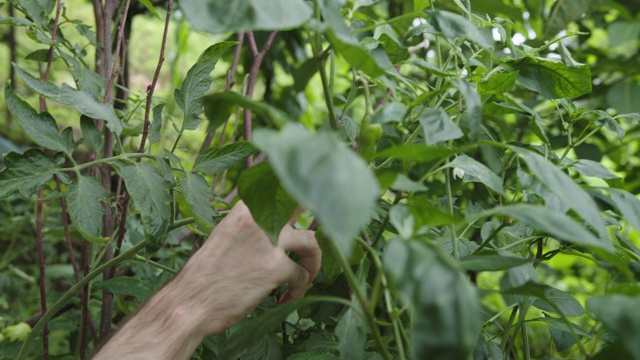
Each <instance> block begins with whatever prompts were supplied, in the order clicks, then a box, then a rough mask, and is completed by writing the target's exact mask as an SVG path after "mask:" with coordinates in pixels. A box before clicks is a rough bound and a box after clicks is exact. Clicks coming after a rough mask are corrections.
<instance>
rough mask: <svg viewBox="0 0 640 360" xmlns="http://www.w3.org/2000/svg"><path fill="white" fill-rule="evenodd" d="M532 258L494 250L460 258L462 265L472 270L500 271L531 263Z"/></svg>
mask: <svg viewBox="0 0 640 360" xmlns="http://www.w3.org/2000/svg"><path fill="white" fill-rule="evenodd" d="M530 262H531V259H524V258H520V257H515V256H509V255H499V254H495V253H493V252H487V253H482V254H478V255H469V256H465V257H463V258H462V259H460V265H461V266H462V268H463V269H465V270H471V271H477V272H481V271H499V270H506V269H509V268H512V267H516V266H520V265H523V264H527V263H530Z"/></svg>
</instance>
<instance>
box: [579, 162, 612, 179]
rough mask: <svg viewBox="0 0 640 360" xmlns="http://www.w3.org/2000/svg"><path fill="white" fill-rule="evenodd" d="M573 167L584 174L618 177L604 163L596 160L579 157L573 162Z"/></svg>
mask: <svg viewBox="0 0 640 360" xmlns="http://www.w3.org/2000/svg"><path fill="white" fill-rule="evenodd" d="M573 168H574V169H576V171H577V172H579V173H580V174H582V175H584V176H593V177H597V178H600V179H618V176H616V175H613V174H612V173H611V171H609V170H608V169H607V168H606V167H604V165H602V164H601V163H599V162H597V161H593V160H587V159H580V160H578V161H577V162H576V163H574V164H573Z"/></svg>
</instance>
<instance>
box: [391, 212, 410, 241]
mask: <svg viewBox="0 0 640 360" xmlns="http://www.w3.org/2000/svg"><path fill="white" fill-rule="evenodd" d="M389 223H391V225H393V227H394V228H396V230H398V235H400V237H401V238H403V239H410V238H411V237H412V236H413V233H414V229H415V227H416V219H415V218H414V217H413V214H412V213H411V210H410V209H409V208H408V207H407V206H405V205H402V204H398V205H394V206H392V207H391V209H390V210H389Z"/></svg>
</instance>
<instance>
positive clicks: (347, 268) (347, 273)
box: [329, 240, 391, 360]
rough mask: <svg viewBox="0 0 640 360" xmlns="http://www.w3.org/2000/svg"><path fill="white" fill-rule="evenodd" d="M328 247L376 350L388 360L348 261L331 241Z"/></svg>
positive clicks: (372, 317) (373, 319)
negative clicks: (348, 286) (341, 272)
mask: <svg viewBox="0 0 640 360" xmlns="http://www.w3.org/2000/svg"><path fill="white" fill-rule="evenodd" d="M329 246H330V247H331V250H332V252H333V256H335V257H336V258H337V259H338V261H339V262H340V266H341V267H342V269H343V271H344V275H345V277H346V278H347V282H348V283H349V284H350V285H351V288H352V290H353V292H354V293H355V295H356V298H357V299H358V302H359V303H360V306H361V307H362V311H363V312H364V318H365V320H366V322H367V325H368V326H369V329H370V330H371V333H372V334H373V339H374V341H375V343H376V346H377V347H378V350H380V352H381V353H382V358H383V359H385V360H390V359H391V355H390V354H389V351H388V350H387V346H386V344H385V343H384V340H383V339H382V335H381V334H380V330H379V329H378V326H377V325H376V319H375V317H374V314H373V313H372V312H371V311H369V310H368V309H369V307H368V306H367V299H366V298H365V295H364V293H363V292H362V289H361V288H360V284H359V282H358V279H356V276H355V274H354V273H353V271H352V270H351V266H350V265H349V261H348V260H347V258H345V256H344V254H343V253H342V251H341V250H340V249H339V248H338V246H337V245H336V244H335V242H334V241H333V240H329Z"/></svg>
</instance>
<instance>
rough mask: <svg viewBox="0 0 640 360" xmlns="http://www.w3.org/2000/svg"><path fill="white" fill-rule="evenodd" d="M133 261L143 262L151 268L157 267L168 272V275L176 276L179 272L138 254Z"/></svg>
mask: <svg viewBox="0 0 640 360" xmlns="http://www.w3.org/2000/svg"><path fill="white" fill-rule="evenodd" d="M133 260H135V261H138V262H141V263H143V264H149V265H151V266H154V267H157V268H158V269H161V270H164V271H166V272H168V273H171V274H174V275H175V274H177V273H178V270H174V269H172V268H170V267H167V266H164V265H162V264H160V263H158V262H155V261H153V260H149V259H147V258H145V257H144V256H140V255H138V254H136V255H135V256H134V257H133Z"/></svg>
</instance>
